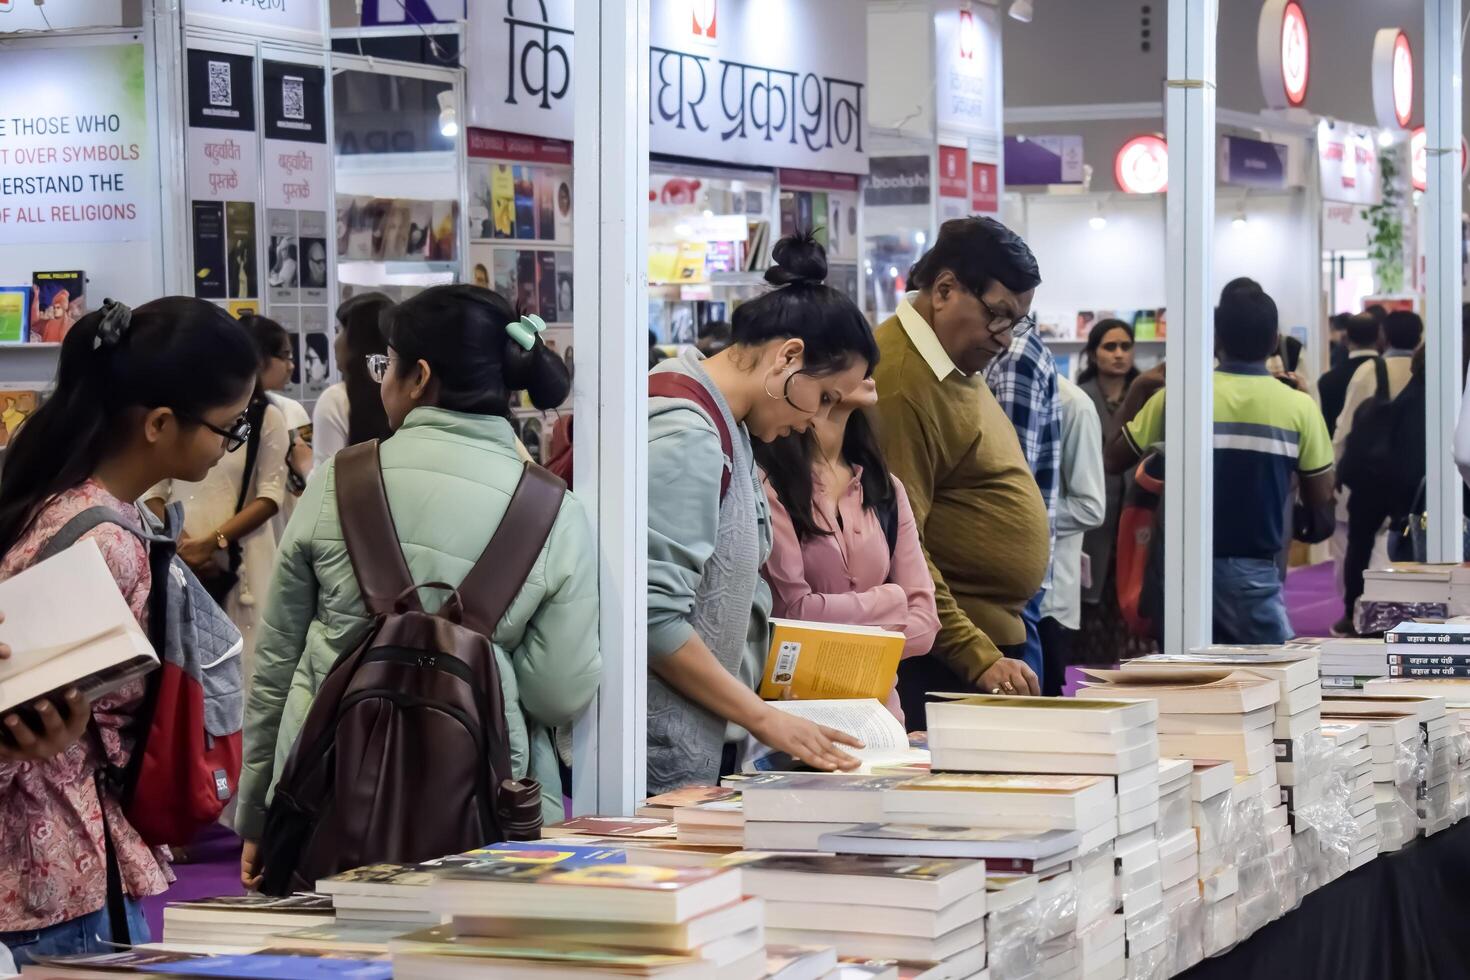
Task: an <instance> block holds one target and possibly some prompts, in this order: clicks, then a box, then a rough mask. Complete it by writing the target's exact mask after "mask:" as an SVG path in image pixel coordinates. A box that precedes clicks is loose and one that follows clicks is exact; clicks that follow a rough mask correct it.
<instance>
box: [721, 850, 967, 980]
mask: <svg viewBox="0 0 1470 980" xmlns="http://www.w3.org/2000/svg"><path fill="white" fill-rule="evenodd" d="M741 873H742V875H743V876H744V882H745V890H746V893H747V894H750V895H754V896H757V897H759V898H762V899H764V900H765V902H766V935H767V937H768V938H769V939H770V941H771V942H773V943H780V944H789V945H797V946H811V945H818V946H832V947H834V948H835V949H836V950H837V953H838V955H839V956H858V957H865V958H869V959H892V960H902V961H905V962H915V963H923V964H929V965H931V966H932V967H935V968H937V967H938V966H939V965H940V964H943V965H944V970H945V971H947V972H949V973H952V974H953V975H954V976H958V977H964V976H969V975H970V974H972V973H978V972H979V971H980V970H981V969H983V968H984V966H985V961H986V935H985V915H986V910H987V908H988V905H987V895H986V889H985V876H986V873H985V863H984V862H983V861H967V860H955V859H943V858H940V859H923V858H917V859H916V858H905V857H869V856H861V855H853V854H839V855H833V854H772V855H762V856H758V857H755V858H754V859H753V860H750V861H748V862H746V863H743V864H742V865H741ZM926 968H927V967H926Z"/></svg>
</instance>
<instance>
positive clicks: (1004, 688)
mask: <svg viewBox="0 0 1470 980" xmlns="http://www.w3.org/2000/svg"><path fill="white" fill-rule="evenodd" d="M980 692H981V693H982V694H1016V695H1020V696H1022V697H1024V696H1026V695H1028V694H1029V695H1031V696H1033V697H1034V696H1036V695H1039V694H1040V693H1041V685H1040V684H1039V683H1037V681H1036V675H1035V674H1034V673H1032V671H1031V668H1030V667H1027V666H1026V663H1025V661H1022V660H1015V659H1013V658H1011V657H1001V658H1000V659H999V660H997V661H996V662H995V663H993V664H991V665H990V669H989V670H987V671H986V672H985V673H983V674H981V675H980Z"/></svg>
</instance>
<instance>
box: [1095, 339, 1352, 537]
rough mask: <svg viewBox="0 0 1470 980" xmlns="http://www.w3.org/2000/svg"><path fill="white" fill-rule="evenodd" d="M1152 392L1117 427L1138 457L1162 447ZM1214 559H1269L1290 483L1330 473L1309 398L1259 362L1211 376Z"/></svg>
mask: <svg viewBox="0 0 1470 980" xmlns="http://www.w3.org/2000/svg"><path fill="white" fill-rule="evenodd" d="M1167 393H1168V391H1167V389H1165V390H1163V391H1159V392H1156V393H1155V394H1154V396H1153V397H1152V398H1150V399H1149V400H1148V401H1147V402H1146V403H1145V404H1144V406H1143V408H1142V409H1141V410H1140V411H1139V413H1138V415H1137V416H1135V417H1134V419H1133V421H1132V422H1129V423H1128V425H1127V426H1125V427H1124V429H1123V433H1124V435H1126V436H1127V438H1128V442H1129V444H1130V445H1131V446H1132V447H1133V450H1134V451H1135V452H1137V453H1138V454H1139V455H1140V456H1141V455H1143V453H1144V452H1145V451H1146V450H1147V449H1148V447H1150V446H1152V445H1155V444H1156V443H1160V442H1163V441H1164V405H1165V402H1164V398H1165V396H1166V395H1167ZM1214 457H1215V557H1216V558H1267V559H1273V560H1274V559H1275V558H1276V556H1277V555H1278V554H1279V553H1280V552H1281V543H1282V542H1283V541H1285V540H1286V503H1287V497H1288V495H1289V494H1290V493H1291V479H1292V477H1293V476H1294V475H1297V476H1300V477H1302V478H1306V477H1310V476H1315V475H1317V474H1319V473H1325V472H1327V471H1328V470H1330V469H1332V446H1331V442H1330V440H1329V439H1328V437H1327V423H1326V422H1324V421H1323V420H1322V411H1321V409H1319V408H1318V407H1317V403H1316V402H1315V401H1313V400H1312V396H1311V395H1308V394H1306V393H1305V392H1302V391H1298V390H1297V389H1295V388H1292V387H1288V386H1287V385H1284V384H1282V383H1281V382H1280V381H1277V380H1276V379H1275V378H1273V377H1272V376H1271V375H1270V373H1269V372H1268V371H1267V370H1266V367H1265V365H1264V364H1259V363H1258V364H1233V363H1229V362H1225V363H1222V364H1221V365H1220V366H1219V368H1218V369H1216V371H1215V403H1214Z"/></svg>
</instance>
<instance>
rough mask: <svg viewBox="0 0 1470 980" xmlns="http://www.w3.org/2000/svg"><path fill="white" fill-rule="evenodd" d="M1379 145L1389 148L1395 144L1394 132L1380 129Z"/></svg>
mask: <svg viewBox="0 0 1470 980" xmlns="http://www.w3.org/2000/svg"><path fill="white" fill-rule="evenodd" d="M1378 145H1379V146H1381V147H1383V148H1384V149H1385V150H1386V149H1388V148H1389V147H1390V146H1393V133H1391V132H1389V131H1388V130H1386V129H1380V130H1379V131H1378Z"/></svg>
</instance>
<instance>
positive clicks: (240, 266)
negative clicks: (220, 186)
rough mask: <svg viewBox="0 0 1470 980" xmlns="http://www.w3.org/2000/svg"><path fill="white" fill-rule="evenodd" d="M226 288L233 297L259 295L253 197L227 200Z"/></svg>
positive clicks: (244, 297) (241, 297) (245, 297)
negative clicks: (247, 199)
mask: <svg viewBox="0 0 1470 980" xmlns="http://www.w3.org/2000/svg"><path fill="white" fill-rule="evenodd" d="M225 243H226V250H227V255H226V259H225V263H226V268H225V289H226V292H227V294H228V295H229V297H230V299H247V298H250V297H254V296H259V295H260V277H259V275H258V270H257V267H256V254H257V250H256V240H255V204H254V203H253V202H251V201H228V202H226V203H225Z"/></svg>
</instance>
